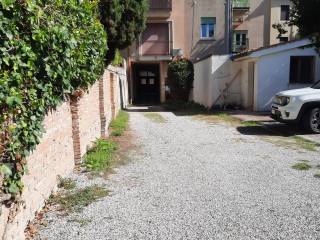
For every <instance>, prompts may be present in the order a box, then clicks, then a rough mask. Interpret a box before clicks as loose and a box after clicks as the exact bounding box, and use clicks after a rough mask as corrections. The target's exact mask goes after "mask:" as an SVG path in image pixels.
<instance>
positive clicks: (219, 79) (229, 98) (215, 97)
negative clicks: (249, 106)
mask: <svg viewBox="0 0 320 240" xmlns="http://www.w3.org/2000/svg"><path fill="white" fill-rule="evenodd" d="M194 69H195V80H194V89H193V97H192V98H193V101H195V102H197V103H199V104H201V105H203V106H205V107H208V108H211V107H212V106H213V105H224V104H228V103H237V104H240V103H241V82H240V80H241V76H240V74H238V79H235V80H234V81H233V82H232V84H231V85H230V87H229V88H228V90H227V91H226V92H225V94H223V95H222V94H221V93H222V91H223V90H224V89H226V88H227V86H226V84H230V83H231V81H232V80H233V79H234V77H235V76H236V74H237V73H238V71H239V70H240V64H238V63H234V62H232V61H231V60H230V56H229V55H221V56H212V57H210V58H207V59H205V60H203V61H201V62H197V63H195V65H194Z"/></svg>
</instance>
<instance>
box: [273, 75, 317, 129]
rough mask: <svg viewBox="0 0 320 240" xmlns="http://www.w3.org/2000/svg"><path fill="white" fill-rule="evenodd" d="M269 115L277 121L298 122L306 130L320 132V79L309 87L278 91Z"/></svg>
mask: <svg viewBox="0 0 320 240" xmlns="http://www.w3.org/2000/svg"><path fill="white" fill-rule="evenodd" d="M271 116H272V118H273V119H275V120H277V121H279V122H285V123H295V124H299V126H303V127H304V128H305V129H306V130H307V131H310V132H313V133H320V81H318V82H317V83H315V84H314V85H313V86H312V87H309V88H301V89H295V90H288V91H283V92H280V93H278V94H277V95H276V96H275V97H274V100H273V104H272V110H271Z"/></svg>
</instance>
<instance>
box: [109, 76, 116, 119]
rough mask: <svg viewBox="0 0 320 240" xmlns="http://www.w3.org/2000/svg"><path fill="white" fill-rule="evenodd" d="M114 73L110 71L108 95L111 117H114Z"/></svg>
mask: <svg viewBox="0 0 320 240" xmlns="http://www.w3.org/2000/svg"><path fill="white" fill-rule="evenodd" d="M114 80H115V79H114V74H113V73H110V97H111V114H112V115H111V116H112V119H115V117H116V102H115V97H114V90H115V89H114V87H115V84H114Z"/></svg>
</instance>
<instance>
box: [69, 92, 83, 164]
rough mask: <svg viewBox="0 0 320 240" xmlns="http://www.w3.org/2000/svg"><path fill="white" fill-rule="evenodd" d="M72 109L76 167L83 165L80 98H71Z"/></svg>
mask: <svg viewBox="0 0 320 240" xmlns="http://www.w3.org/2000/svg"><path fill="white" fill-rule="evenodd" d="M70 109H71V118H72V140H73V153H74V163H75V165H80V164H81V145H80V127H79V98H78V97H75V96H71V98H70Z"/></svg>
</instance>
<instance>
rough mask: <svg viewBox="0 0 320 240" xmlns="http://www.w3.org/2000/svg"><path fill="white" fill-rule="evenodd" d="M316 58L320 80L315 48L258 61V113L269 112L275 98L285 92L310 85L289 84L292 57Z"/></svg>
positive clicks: (317, 62)
mask: <svg viewBox="0 0 320 240" xmlns="http://www.w3.org/2000/svg"><path fill="white" fill-rule="evenodd" d="M291 56H316V65H317V66H316V80H320V59H319V55H318V54H317V53H316V51H315V50H314V49H313V48H304V49H302V48H301V49H299V48H295V49H292V50H289V51H285V52H279V53H276V54H272V55H266V56H262V57H261V58H260V59H259V61H258V64H257V65H258V69H259V70H258V86H257V90H256V91H257V92H256V96H257V104H256V109H255V110H257V111H269V110H270V106H271V103H272V99H273V96H274V95H275V94H276V93H278V92H280V91H284V90H288V89H296V88H302V87H307V86H310V85H301V84H289V78H290V57H291Z"/></svg>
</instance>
